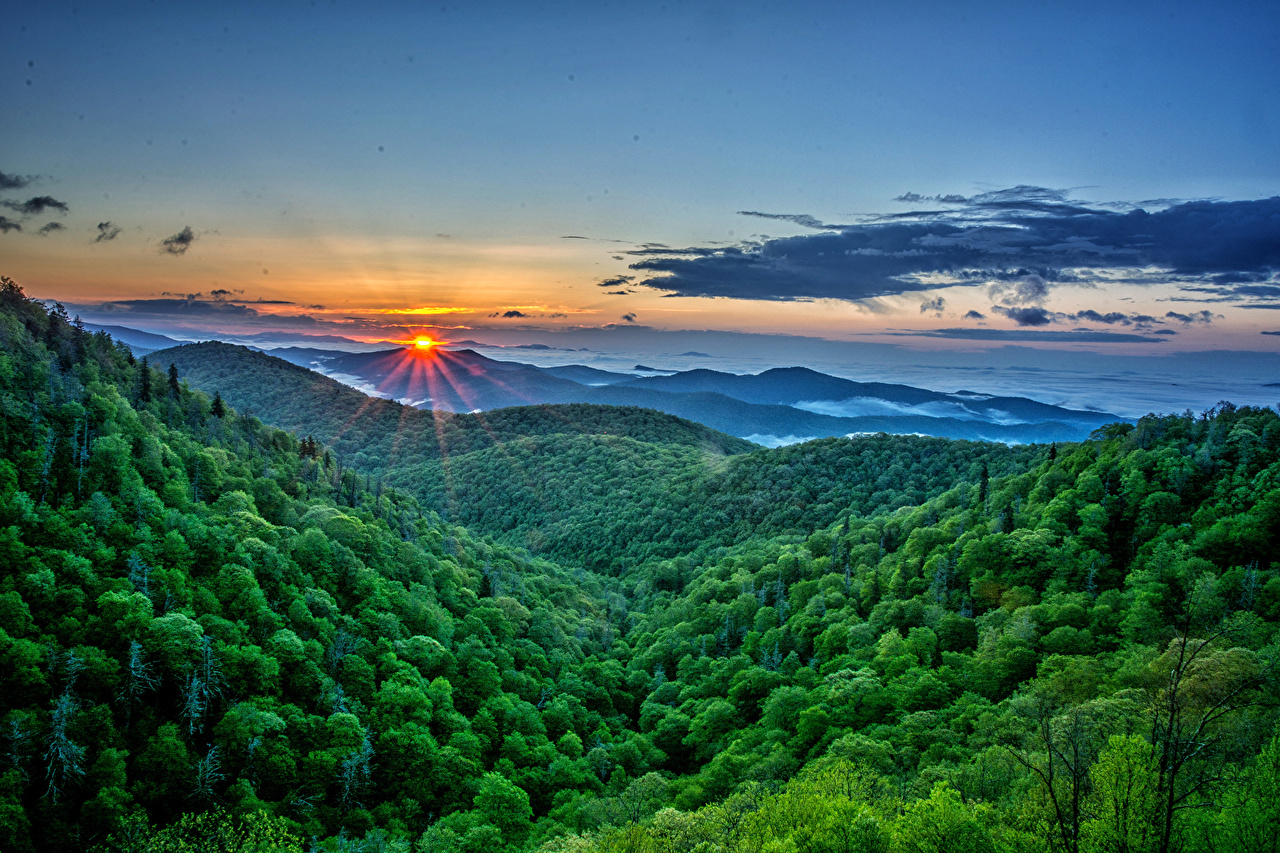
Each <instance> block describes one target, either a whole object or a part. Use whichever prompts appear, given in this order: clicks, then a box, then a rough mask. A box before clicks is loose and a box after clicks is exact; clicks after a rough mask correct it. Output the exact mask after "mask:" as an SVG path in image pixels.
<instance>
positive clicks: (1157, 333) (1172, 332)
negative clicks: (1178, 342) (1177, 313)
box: [1151, 329, 1178, 335]
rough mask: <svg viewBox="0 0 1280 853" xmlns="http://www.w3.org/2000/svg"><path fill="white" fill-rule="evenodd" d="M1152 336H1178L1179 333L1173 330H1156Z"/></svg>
mask: <svg viewBox="0 0 1280 853" xmlns="http://www.w3.org/2000/svg"><path fill="white" fill-rule="evenodd" d="M1151 334H1153V335H1176V334H1178V333H1177V332H1175V331H1174V330H1173V329H1156V330H1155V331H1154V332H1152V333H1151Z"/></svg>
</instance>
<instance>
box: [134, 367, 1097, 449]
mask: <svg viewBox="0 0 1280 853" xmlns="http://www.w3.org/2000/svg"><path fill="white" fill-rule="evenodd" d="M172 352H174V351H162V352H157V353H156V357H157V359H158V360H159V361H163V360H165V359H167V358H169V356H170V355H171V354H172ZM245 352H246V353H247V352H248V350H247V349H245ZM269 355H270V356H272V357H275V358H280V359H283V360H285V361H288V362H290V363H292V364H295V365H299V366H302V367H306V368H309V369H311V370H314V371H316V372H319V373H322V374H324V375H326V376H329V377H332V378H334V379H337V380H339V381H341V382H343V383H345V384H348V385H351V386H352V387H355V388H357V389H359V390H361V391H364V392H365V393H367V394H370V395H373V396H378V397H383V398H387V399H392V400H397V401H400V402H402V403H404V404H406V405H411V406H416V407H418V408H424V409H437V410H444V411H450V412H480V411H488V410H491V409H499V408H506V407H510V406H529V405H542V404H558V403H592V404H599V405H614V406H639V407H643V408H649V409H656V410H658V411H661V412H665V413H667V414H671V415H676V416H678V417H682V418H686V419H689V420H693V421H697V422H699V423H702V424H705V425H707V426H709V427H712V428H713V429H716V430H719V431H721V432H725V433H728V434H730V435H734V436H738V437H741V438H747V439H749V440H752V441H755V442H758V443H761V444H766V445H778V444H786V443H792V442H796V441H802V440H806V439H811V438H824V437H832V436H843V435H850V434H854V433H875V432H888V433H899V434H905V433H918V434H923V435H935V436H943V437H948V438H964V439H979V440H989V441H1002V442H1044V441H1071V440H1078V439H1082V438H1084V437H1086V436H1087V435H1088V434H1089V433H1090V432H1091V431H1092V430H1094V429H1096V428H1097V427H1099V426H1101V425H1103V424H1106V423H1111V422H1114V421H1117V420H1121V418H1119V417H1118V416H1116V415H1113V414H1110V413H1107V412H1094V411H1080V410H1073V409H1067V408H1063V407H1060V406H1052V405H1048V404H1045V403H1039V402H1036V401H1035V400H1030V399H1027V398H1023V397H996V396H990V395H985V394H978V393H973V392H966V391H960V392H956V393H943V392H938V391H929V390H926V389H922V388H916V387H912V386H908V385H895V384H888V383H878V382H870V383H869V382H855V381H852V380H848V379H841V378H838V377H834V376H829V375H827V374H824V373H819V372H817V371H814V370H810V369H808V368H803V367H789V368H776V369H773V370H767V371H764V372H763V373H759V374H754V375H740V374H734V373H723V372H719V371H713V370H688V371H682V372H677V373H672V374H668V375H659V376H654V375H646V376H637V375H634V374H630V373H618V372H612V371H606V370H600V369H598V368H593V367H588V366H585V365H577V364H569V365H561V366H553V367H538V366H535V365H531V364H524V363H521V362H512V361H498V360H496V359H491V358H488V357H486V356H483V355H480V354H479V353H476V352H474V351H472V350H467V349H462V350H452V349H443V348H432V349H431V350H430V351H426V350H420V349H415V348H396V349H390V350H382V351H378V352H371V353H347V352H337V351H332V350H322V349H315V348H300V347H289V348H282V349H277V350H273V351H271V352H270V354H269ZM159 361H158V362H157V363H159ZM188 361H189V360H188ZM229 363H235V362H234V360H233V361H232V362H227V361H226V360H225V359H223V360H221V361H220V364H222V365H223V367H222V369H224V370H226V369H232V370H235V369H242V370H244V371H250V372H251V371H253V370H255V369H259V368H255V367H254V366H252V365H253V362H250V361H245V362H244V364H243V367H242V368H235V367H232V368H228V367H227V366H226V365H227V364H229ZM223 379H224V381H229V380H231V377H223ZM242 379H244V380H247V381H252V380H251V377H243V378H242ZM192 381H193V382H194V384H196V385H197V386H198V387H204V388H206V389H207V390H210V391H212V390H218V388H217V387H216V383H215V384H213V385H211V384H210V382H211V381H212V379H211V378H210V377H203V376H201V377H198V378H193V380H192ZM202 383H203V384H202Z"/></svg>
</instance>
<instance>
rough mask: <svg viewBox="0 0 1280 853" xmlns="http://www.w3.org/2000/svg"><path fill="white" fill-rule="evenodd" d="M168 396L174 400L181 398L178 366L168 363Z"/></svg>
mask: <svg viewBox="0 0 1280 853" xmlns="http://www.w3.org/2000/svg"><path fill="white" fill-rule="evenodd" d="M169 394H170V395H172V396H173V398H174V399H175V400H176V399H178V398H179V397H181V396H182V386H181V385H179V384H178V366H177V365H176V364H174V363H173V362H169Z"/></svg>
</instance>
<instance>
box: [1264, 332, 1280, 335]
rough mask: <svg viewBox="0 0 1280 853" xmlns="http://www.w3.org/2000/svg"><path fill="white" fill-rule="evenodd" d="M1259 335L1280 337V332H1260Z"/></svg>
mask: <svg viewBox="0 0 1280 853" xmlns="http://www.w3.org/2000/svg"><path fill="white" fill-rule="evenodd" d="M1259 334H1263V335H1280V332H1259Z"/></svg>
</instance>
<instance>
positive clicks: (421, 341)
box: [414, 338, 436, 350]
mask: <svg viewBox="0 0 1280 853" xmlns="http://www.w3.org/2000/svg"><path fill="white" fill-rule="evenodd" d="M435 345H436V342H435V341H433V340H431V338H418V340H417V341H415V342H414V346H416V347H417V348H418V349H420V350H429V349H431V348H432V347H433V346H435Z"/></svg>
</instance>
